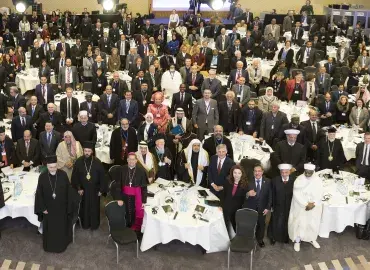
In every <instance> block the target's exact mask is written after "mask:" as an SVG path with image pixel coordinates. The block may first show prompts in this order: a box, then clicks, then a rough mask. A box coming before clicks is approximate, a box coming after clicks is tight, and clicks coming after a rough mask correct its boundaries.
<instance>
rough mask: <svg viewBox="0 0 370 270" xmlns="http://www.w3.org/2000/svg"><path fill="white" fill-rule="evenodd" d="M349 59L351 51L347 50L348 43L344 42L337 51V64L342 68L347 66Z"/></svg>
mask: <svg viewBox="0 0 370 270" xmlns="http://www.w3.org/2000/svg"><path fill="white" fill-rule="evenodd" d="M348 57H349V49H348V48H347V46H346V43H345V42H344V41H343V42H342V43H341V44H340V47H339V48H338V50H337V62H338V63H339V64H340V65H341V66H345V65H347V63H348Z"/></svg>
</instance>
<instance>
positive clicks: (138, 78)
mask: <svg viewBox="0 0 370 270" xmlns="http://www.w3.org/2000/svg"><path fill="white" fill-rule="evenodd" d="M144 81H145V80H144V70H139V71H138V72H137V74H136V75H135V77H134V79H133V80H132V81H131V91H132V92H135V91H139V90H140V89H141V84H142V83H143V82H144ZM146 83H147V82H146Z"/></svg>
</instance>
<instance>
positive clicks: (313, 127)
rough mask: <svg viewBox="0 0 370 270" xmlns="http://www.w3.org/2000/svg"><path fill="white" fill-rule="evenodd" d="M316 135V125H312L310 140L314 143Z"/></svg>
mask: <svg viewBox="0 0 370 270" xmlns="http://www.w3.org/2000/svg"><path fill="white" fill-rule="evenodd" d="M316 133H317V130H316V123H312V139H313V141H314V142H316Z"/></svg>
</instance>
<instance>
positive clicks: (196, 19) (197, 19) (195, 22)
mask: <svg viewBox="0 0 370 270" xmlns="http://www.w3.org/2000/svg"><path fill="white" fill-rule="evenodd" d="M201 22H203V23H205V21H204V19H202V13H200V12H199V13H197V16H196V17H194V18H193V21H192V24H193V27H198V26H199V25H200V23H201Z"/></svg>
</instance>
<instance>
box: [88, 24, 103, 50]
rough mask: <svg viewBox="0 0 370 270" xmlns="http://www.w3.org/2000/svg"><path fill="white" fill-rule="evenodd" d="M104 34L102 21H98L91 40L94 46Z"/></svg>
mask: <svg viewBox="0 0 370 270" xmlns="http://www.w3.org/2000/svg"><path fill="white" fill-rule="evenodd" d="M102 36H103V27H101V23H100V22H97V23H96V24H95V27H94V28H93V29H92V33H91V41H92V43H93V45H94V46H98V45H99V44H98V43H99V40H100V39H101V37H102Z"/></svg>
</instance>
